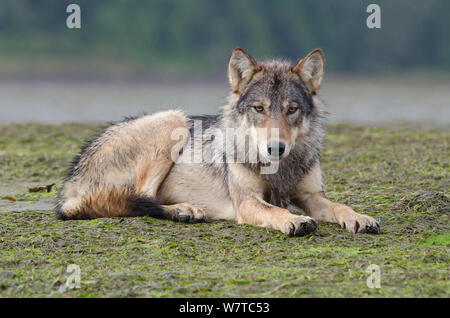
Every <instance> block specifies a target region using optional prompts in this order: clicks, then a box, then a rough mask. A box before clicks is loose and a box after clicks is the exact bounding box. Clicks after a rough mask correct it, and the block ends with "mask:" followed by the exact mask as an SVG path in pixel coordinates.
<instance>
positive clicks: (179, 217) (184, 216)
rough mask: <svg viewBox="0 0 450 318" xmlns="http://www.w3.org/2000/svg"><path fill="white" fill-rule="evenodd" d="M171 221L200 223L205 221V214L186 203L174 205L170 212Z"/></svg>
mask: <svg viewBox="0 0 450 318" xmlns="http://www.w3.org/2000/svg"><path fill="white" fill-rule="evenodd" d="M172 220H173V221H175V222H184V223H200V222H204V221H205V212H203V210H202V209H200V208H196V207H194V206H192V205H190V204H187V203H181V204H176V205H175V206H174V207H173V210H172Z"/></svg>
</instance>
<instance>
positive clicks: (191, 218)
mask: <svg viewBox="0 0 450 318" xmlns="http://www.w3.org/2000/svg"><path fill="white" fill-rule="evenodd" d="M166 144H167V149H165V151H159V152H158V153H159V155H158V156H157V157H155V158H153V159H152V160H149V159H147V160H146V161H145V163H144V164H142V165H141V167H140V169H139V171H138V178H137V183H136V191H137V193H138V194H140V195H142V197H148V198H156V194H157V192H158V189H159V186H160V185H161V183H162V182H163V181H164V179H165V178H166V176H167V174H168V173H169V171H170V169H171V168H172V166H173V164H174V162H173V160H172V158H170V157H168V156H165V155H161V154H163V153H164V152H165V153H166V154H168V152H167V151H168V148H169V147H173V146H174V145H173V144H172V143H170V142H167V143H166ZM159 150H161V149H159ZM161 208H162V210H163V215H162V217H163V218H165V219H168V220H172V221H176V222H187V223H198V222H203V221H204V220H205V213H204V212H203V210H202V209H200V208H196V207H194V206H192V205H190V204H188V203H179V204H172V205H161Z"/></svg>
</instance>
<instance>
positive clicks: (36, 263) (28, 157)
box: [0, 124, 450, 297]
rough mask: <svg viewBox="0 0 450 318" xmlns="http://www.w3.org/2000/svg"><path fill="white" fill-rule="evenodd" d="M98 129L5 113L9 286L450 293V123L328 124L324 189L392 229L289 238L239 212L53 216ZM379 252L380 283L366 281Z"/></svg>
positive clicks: (196, 292)
mask: <svg viewBox="0 0 450 318" xmlns="http://www.w3.org/2000/svg"><path fill="white" fill-rule="evenodd" d="M97 129H98V127H96V126H87V125H75V124H73V125H61V126H59V125H58V126H52V125H40V124H27V125H3V126H0V197H1V196H5V195H8V196H11V197H13V198H15V199H16V200H17V201H16V202H9V201H7V200H0V296H2V297H11V296H12V297H17V296H18V297H37V296H39V297H47V296H51V297H96V296H100V297H114V296H118V297H124V296H126V297H130V296H131V297H133V296H137V297H139V296H148V297H155V296H156V297H165V296H171V297H217V296H218V297H222V296H223V297H263V296H265V297H311V296H312V297H340V296H347V297H365V296H374V297H409V296H419V297H429V296H432V297H448V296H449V291H450V283H449V277H450V275H449V274H450V272H449V248H450V236H449V234H450V231H449V210H450V203H449V197H448V195H449V180H450V173H449V171H450V169H449V150H448V149H449V148H448V142H449V139H450V132H449V131H445V130H441V131H433V130H423V129H411V128H391V129H388V128H363V127H352V126H345V125H341V126H330V127H328V128H327V130H328V133H329V134H328V137H327V138H326V143H325V147H324V150H323V153H322V168H323V170H324V179H325V182H326V189H327V196H328V197H329V198H330V199H332V200H335V201H339V202H342V203H346V204H349V205H351V206H352V207H353V208H354V209H355V210H357V211H360V212H363V213H367V214H369V215H372V216H374V217H375V218H377V219H378V220H379V221H380V223H381V225H382V234H381V235H364V234H361V235H352V234H350V233H347V232H345V231H344V230H342V229H341V228H340V227H339V226H338V225H335V224H326V223H320V224H319V228H318V230H317V231H316V232H315V233H313V234H311V235H308V236H306V237H299V238H289V237H287V236H285V235H283V234H282V233H279V232H277V231H273V230H269V229H263V228H257V227H251V226H242V225H236V224H233V223H230V222H217V223H214V224H195V225H187V224H179V223H172V222H169V221H160V220H154V219H151V218H148V217H143V218H116V219H97V220H92V221H66V222H63V221H58V220H56V219H55V217H54V211H53V209H52V208H51V203H52V200H53V198H55V197H56V195H57V191H58V189H59V188H60V184H61V180H62V178H63V175H64V172H65V170H66V168H67V166H68V164H69V162H70V160H71V157H72V156H74V155H75V154H76V153H77V151H78V150H79V147H80V144H81V143H82V141H83V140H85V139H86V138H87V137H88V136H89V135H91V134H92V133H93V132H94V131H96V130H97ZM51 183H56V186H55V187H53V189H52V191H51V192H49V193H47V192H38V193H28V192H27V189H28V188H29V187H33V186H45V185H47V184H51ZM69 264H77V265H79V266H80V269H81V288H79V289H72V290H70V289H67V288H65V287H64V286H65V281H66V278H67V275H68V274H67V273H66V272H65V270H66V268H67V265H69ZM370 264H376V265H378V266H379V267H380V271H381V288H379V289H377V288H374V289H371V288H368V287H367V285H366V280H367V278H368V276H369V274H368V273H367V272H366V269H367V267H368V266H369V265H370Z"/></svg>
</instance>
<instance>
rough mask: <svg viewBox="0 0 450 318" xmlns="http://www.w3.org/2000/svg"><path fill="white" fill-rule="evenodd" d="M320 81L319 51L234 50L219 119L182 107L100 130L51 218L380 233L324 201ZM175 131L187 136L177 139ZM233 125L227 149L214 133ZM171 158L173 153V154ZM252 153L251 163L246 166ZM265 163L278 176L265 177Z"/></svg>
mask: <svg viewBox="0 0 450 318" xmlns="http://www.w3.org/2000/svg"><path fill="white" fill-rule="evenodd" d="M322 75H323V55H322V52H321V51H320V50H314V51H312V52H311V53H310V54H308V55H307V56H306V57H305V58H303V59H301V60H299V61H298V62H297V63H296V64H291V63H289V62H287V61H280V60H275V61H266V62H262V63H257V62H256V61H255V60H254V59H253V58H251V57H250V56H249V55H248V54H247V53H245V52H244V51H243V50H242V49H239V48H237V49H235V50H234V51H233V53H232V55H231V57H230V60H229V64H228V78H229V81H230V87H231V92H230V95H229V97H228V102H227V104H226V105H225V106H224V107H223V108H222V109H221V111H220V113H219V115H215V116H191V117H186V116H185V115H184V114H183V113H182V112H181V111H166V112H160V113H156V114H153V115H148V116H142V117H138V118H129V119H127V120H125V121H123V122H120V123H116V124H113V125H111V126H110V127H108V128H106V129H105V130H104V131H102V132H101V133H100V134H99V135H98V136H97V137H96V138H94V139H93V141H91V142H90V143H88V144H87V145H86V146H85V147H84V148H83V149H82V151H81V154H80V156H79V157H77V158H76V159H75V160H74V162H73V165H72V168H71V169H70V171H69V174H68V176H67V178H66V180H65V181H64V185H63V188H62V190H61V193H60V195H59V198H58V203H57V206H56V213H57V216H58V217H59V218H60V219H64V220H65V219H85V218H97V217H114V216H144V215H147V216H151V217H155V218H166V219H172V220H175V221H185V222H200V221H205V220H206V221H208V220H215V219H230V220H235V221H237V222H238V223H248V224H253V225H257V226H264V227H270V228H273V229H278V230H280V231H282V232H284V233H286V234H289V235H295V236H298V235H305V234H307V233H309V232H311V231H314V230H315V229H316V227H317V222H316V220H320V221H329V222H337V223H339V224H340V225H341V226H342V227H344V228H345V229H347V230H348V231H350V232H353V233H356V232H371V233H378V232H379V228H380V227H379V224H378V222H376V221H375V220H374V219H373V218H371V217H368V216H364V215H361V214H358V213H356V212H354V211H353V210H352V209H351V208H349V207H347V206H344V205H341V204H338V203H333V202H331V201H329V200H328V199H326V197H325V196H324V190H323V185H322V180H321V170H320V148H321V145H322V138H323V131H322V120H323V118H324V111H323V110H322V108H321V103H320V101H319V99H318V98H317V96H316V93H317V91H318V89H319V87H320V83H321V80H322ZM198 125H201V127H198ZM178 128H186V129H188V130H189V131H190V134H188V135H180V136H179V138H178V139H176V138H175V140H174V138H173V132H174V131H175V130H176V129H178ZM197 128H201V130H200V134H199V133H198V131H199V130H198V129H197ZM230 129H233V131H234V132H235V133H236V136H235V137H236V138H234V139H232V140H233V142H232V143H224V142H223V140H222V139H221V138H218V137H220V136H221V135H227V132H228V131H229V130H230ZM262 129H264V131H268V134H262V132H261V131H263V130H262ZM273 129H276V133H277V135H272V134H273V131H274V130H273ZM239 136H245V137H244V138H239ZM274 140H276V141H277V143H276V145H279V147H280V149H281V148H283V150H284V149H286V150H285V151H284V152H283V153H282V154H281V153H277V154H276V158H274V155H273V153H272V151H271V149H272V148H271V145H274V144H275V143H274V142H273V141H274ZM195 145H197V146H198V145H202V147H201V148H199V147H195ZM188 149H191V150H192V149H193V151H188ZM274 149H275V148H274ZM174 150H175V151H174ZM230 150H232V152H231V153H232V154H233V158H232V159H237V158H238V157H239V158H241V159H242V158H243V159H244V160H243V161H239V160H234V161H233V160H230V158H229V157H227V156H228V154H229V153H230ZM174 153H175V154H177V155H178V154H179V156H175V158H174V156H173V154H174ZM252 153H253V154H255V153H256V158H257V160H256V161H251V160H250V158H251V157H252ZM200 157H201V158H202V160H201V161H196V160H195V158H200ZM272 163H276V164H277V169H276V172H275V173H264V172H263V170H264V169H265V168H266V167H267V166H268V165H270V164H272ZM291 204H295V205H297V206H299V207H301V208H302V209H303V210H304V211H305V213H306V214H307V215H308V216H301V215H295V214H292V213H290V212H289V211H288V210H287V209H286V207H288V206H289V205H291Z"/></svg>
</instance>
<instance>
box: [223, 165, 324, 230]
mask: <svg viewBox="0 0 450 318" xmlns="http://www.w3.org/2000/svg"><path fill="white" fill-rule="evenodd" d="M264 188H265V184H264V181H263V180H262V179H261V178H260V176H257V175H256V174H255V173H253V172H252V171H250V170H249V169H247V168H245V167H244V166H242V165H240V164H230V165H229V189H230V196H231V199H232V201H233V205H234V207H235V209H236V221H237V222H238V223H239V224H250V225H255V226H261V227H268V228H272V229H275V230H279V231H281V232H283V233H285V234H288V235H290V236H302V235H305V234H308V233H310V232H313V231H314V230H315V229H316V228H317V222H316V221H314V220H313V219H312V218H310V217H308V216H303V215H295V214H292V213H291V212H289V211H288V210H286V209H283V208H280V207H277V206H274V205H271V204H269V203H267V202H265V201H264V200H263V199H262V197H263V193H264Z"/></svg>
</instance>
